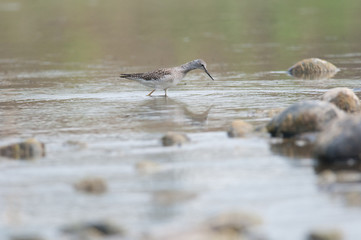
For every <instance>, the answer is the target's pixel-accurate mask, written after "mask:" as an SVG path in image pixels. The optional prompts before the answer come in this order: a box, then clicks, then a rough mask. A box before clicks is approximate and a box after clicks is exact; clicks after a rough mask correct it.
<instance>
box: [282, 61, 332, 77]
mask: <svg viewBox="0 0 361 240" xmlns="http://www.w3.org/2000/svg"><path fill="white" fill-rule="evenodd" d="M338 71H339V69H338V68H337V67H336V66H335V65H333V64H332V63H329V62H327V61H325V60H322V59H319V58H308V59H303V60H302V61H299V62H297V63H296V64H295V65H293V66H292V67H291V68H289V69H288V72H289V73H290V74H291V75H292V76H294V77H297V78H301V79H327V78H331V77H333V76H334V75H335V74H336V73H337V72H338Z"/></svg>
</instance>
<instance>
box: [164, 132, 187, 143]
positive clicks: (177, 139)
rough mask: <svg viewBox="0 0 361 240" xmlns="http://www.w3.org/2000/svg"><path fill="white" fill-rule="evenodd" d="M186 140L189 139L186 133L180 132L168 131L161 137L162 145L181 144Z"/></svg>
mask: <svg viewBox="0 0 361 240" xmlns="http://www.w3.org/2000/svg"><path fill="white" fill-rule="evenodd" d="M188 142H190V139H189V138H188V136H187V135H185V134H182V133H174V132H168V133H167V134H166V135H164V136H163V137H162V144H163V146H174V145H177V146H181V145H183V144H185V143H188Z"/></svg>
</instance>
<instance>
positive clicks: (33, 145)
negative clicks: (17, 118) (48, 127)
mask: <svg viewBox="0 0 361 240" xmlns="http://www.w3.org/2000/svg"><path fill="white" fill-rule="evenodd" d="M0 156H3V157H8V158H13V159H23V160H31V159H34V158H40V157H44V156H45V145H44V143H42V142H39V141H38V140H36V139H35V138H30V139H27V140H26V141H24V142H20V143H15V144H11V145H8V146H4V147H1V148H0Z"/></svg>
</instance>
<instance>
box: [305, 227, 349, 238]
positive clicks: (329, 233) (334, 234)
mask: <svg viewBox="0 0 361 240" xmlns="http://www.w3.org/2000/svg"><path fill="white" fill-rule="evenodd" d="M307 239H308V240H342V239H343V234H342V232H341V230H339V229H317V230H313V231H311V232H310V234H309V235H308V238H307Z"/></svg>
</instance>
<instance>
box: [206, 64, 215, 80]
mask: <svg viewBox="0 0 361 240" xmlns="http://www.w3.org/2000/svg"><path fill="white" fill-rule="evenodd" d="M203 68H204V71H205V72H206V73H207V74H208V76H209V77H210V78H211V79H212V80H213V81H214V79H213V77H212V76H211V74H209V72H208V70H207V68H205V67H204V66H203Z"/></svg>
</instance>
